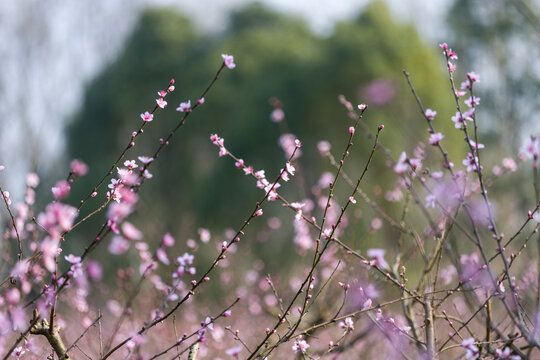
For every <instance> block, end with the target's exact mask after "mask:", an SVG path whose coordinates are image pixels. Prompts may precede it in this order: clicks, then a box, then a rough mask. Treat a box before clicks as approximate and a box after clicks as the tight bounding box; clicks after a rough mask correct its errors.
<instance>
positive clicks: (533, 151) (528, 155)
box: [519, 136, 539, 159]
mask: <svg viewBox="0 0 540 360" xmlns="http://www.w3.org/2000/svg"><path fill="white" fill-rule="evenodd" d="M538 154H539V153H538V137H536V136H531V137H530V138H528V139H527V140H525V142H524V143H523V145H522V146H521V148H520V150H519V155H520V157H521V158H522V159H533V158H538Z"/></svg>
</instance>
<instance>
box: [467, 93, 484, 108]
mask: <svg viewBox="0 0 540 360" xmlns="http://www.w3.org/2000/svg"><path fill="white" fill-rule="evenodd" d="M464 103H465V105H467V106H468V107H470V108H472V107H475V106H476V105H479V104H480V98H479V97H476V96H471V97H470V98H468V99H467V100H465V101H464Z"/></svg>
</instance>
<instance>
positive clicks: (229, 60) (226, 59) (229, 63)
mask: <svg viewBox="0 0 540 360" xmlns="http://www.w3.org/2000/svg"><path fill="white" fill-rule="evenodd" d="M221 57H222V58H223V64H225V66H226V67H228V68H229V69H234V68H235V67H236V64H235V63H234V57H233V56H232V55H226V54H221Z"/></svg>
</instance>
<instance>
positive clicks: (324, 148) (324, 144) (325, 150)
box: [317, 140, 331, 156]
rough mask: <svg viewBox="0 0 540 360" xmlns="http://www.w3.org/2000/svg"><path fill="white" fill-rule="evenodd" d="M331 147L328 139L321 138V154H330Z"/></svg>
mask: <svg viewBox="0 0 540 360" xmlns="http://www.w3.org/2000/svg"><path fill="white" fill-rule="evenodd" d="M330 148H331V145H330V143H329V142H328V141H326V140H321V141H319V142H318V143H317V149H318V150H319V154H321V156H328V155H329V154H330Z"/></svg>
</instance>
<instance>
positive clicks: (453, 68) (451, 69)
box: [448, 61, 456, 72]
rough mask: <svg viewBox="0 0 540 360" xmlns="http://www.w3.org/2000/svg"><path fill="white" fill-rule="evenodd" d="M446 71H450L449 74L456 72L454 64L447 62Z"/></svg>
mask: <svg viewBox="0 0 540 360" xmlns="http://www.w3.org/2000/svg"><path fill="white" fill-rule="evenodd" d="M448 70H450V72H454V71H456V64H454V63H452V62H450V61H449V62H448Z"/></svg>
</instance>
